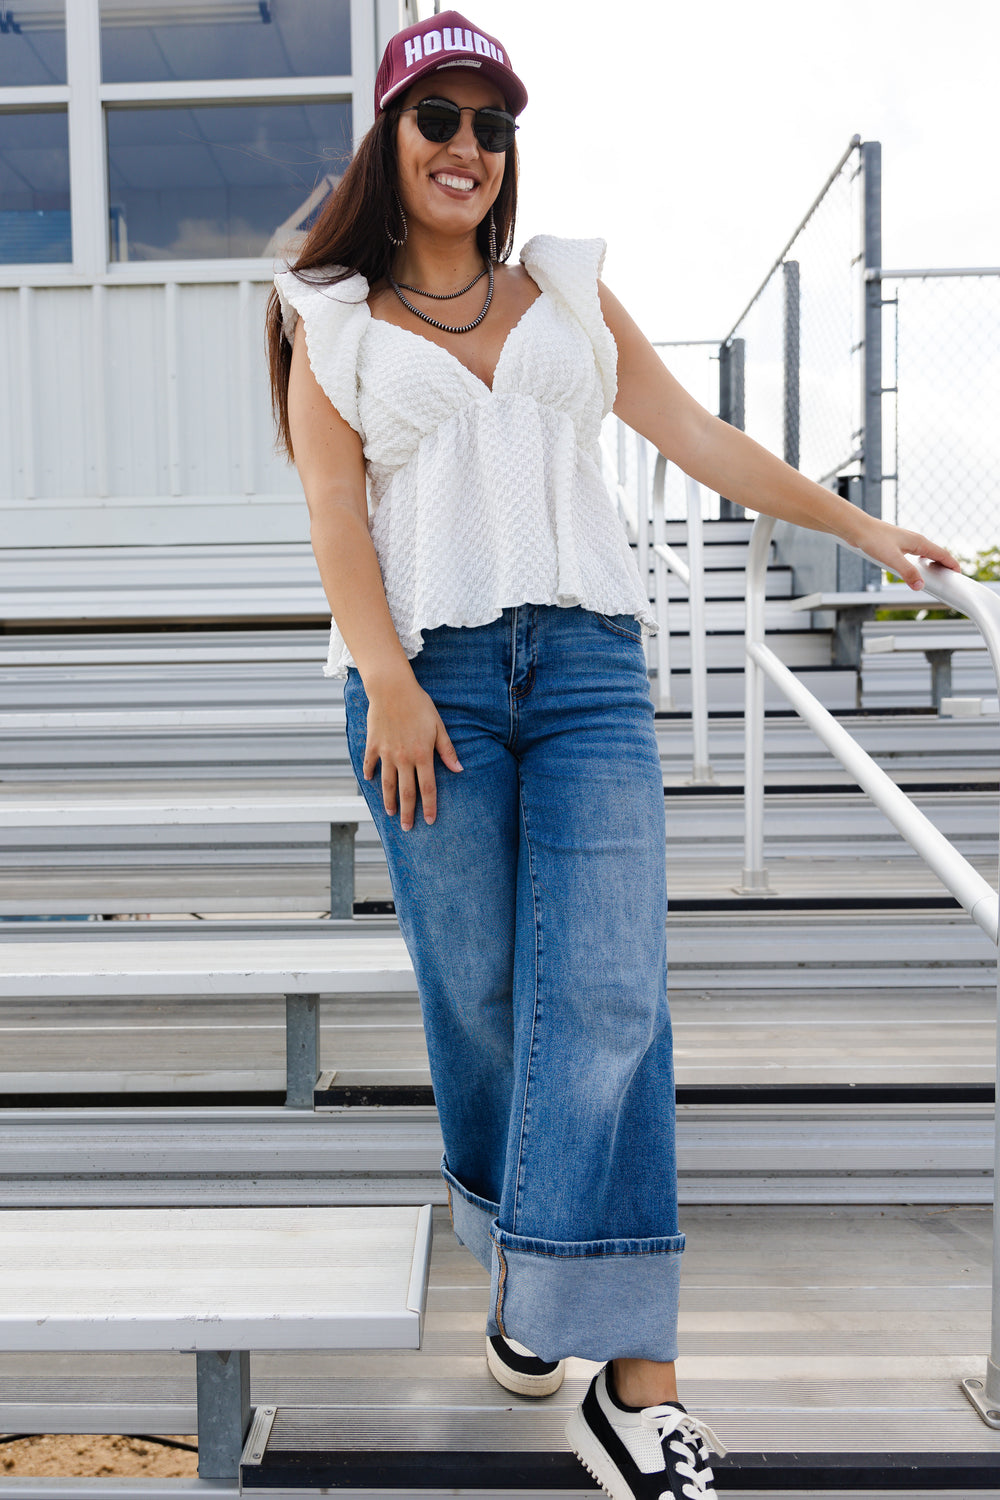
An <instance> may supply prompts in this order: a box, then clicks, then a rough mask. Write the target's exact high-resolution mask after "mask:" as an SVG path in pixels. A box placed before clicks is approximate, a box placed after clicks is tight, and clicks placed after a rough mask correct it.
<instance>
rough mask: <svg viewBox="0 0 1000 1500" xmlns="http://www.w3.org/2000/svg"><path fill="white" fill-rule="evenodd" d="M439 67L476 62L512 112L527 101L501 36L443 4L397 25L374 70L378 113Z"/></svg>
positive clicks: (465, 65)
mask: <svg viewBox="0 0 1000 1500" xmlns="http://www.w3.org/2000/svg"><path fill="white" fill-rule="evenodd" d="M439 68H475V69H477V70H478V71H479V72H481V73H482V74H483V76H484V77H486V78H489V79H491V80H492V82H493V83H495V84H496V85H497V86H498V87H499V88H500V89H502V90H503V96H504V98H505V99H506V101H507V107H508V108H509V109H510V110H511V111H512V113H513V114H515V115H519V114H520V113H521V111H522V109H523V108H524V106H525V105H526V104H527V102H528V91H527V89H526V88H525V87H524V84H523V83H522V82H521V80H520V78H518V76H517V74H516V73H515V72H514V69H513V68H512V67H511V65H510V59H509V58H508V56H507V54H506V52H505V51H504V50H503V48H502V47H501V45H500V43H499V42H498V41H497V39H496V37H492V36H487V34H486V32H485V31H477V30H476V28H475V26H472V25H470V23H469V22H468V21H467V20H466V19H465V17H464V16H460V15H459V13H458V11H457V10H443V11H442V12H441V14H440V15H437V16H428V18H427V20H426V21H418V22H417V23H416V25H415V26H407V27H406V28H405V29H404V30H403V31H397V32H396V35H395V36H394V37H393V38H392V39H391V41H390V42H389V45H388V47H386V49H385V52H384V53H383V54H382V61H381V62H380V63H379V68H378V73H377V74H376V76H375V113H376V114H380V113H381V111H382V110H383V109H385V106H386V105H387V104H388V103H389V101H390V100H391V99H395V97H396V96H397V94H401V93H402V92H403V90H404V89H408V88H409V87H410V84H411V83H416V81H417V79H418V78H423V76H424V75H425V73H435V72H437V71H438V69H439Z"/></svg>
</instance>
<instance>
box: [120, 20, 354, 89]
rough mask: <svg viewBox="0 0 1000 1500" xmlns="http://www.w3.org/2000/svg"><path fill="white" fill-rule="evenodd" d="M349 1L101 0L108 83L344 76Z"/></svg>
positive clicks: (348, 48) (347, 69)
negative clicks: (181, 2)
mask: <svg viewBox="0 0 1000 1500" xmlns="http://www.w3.org/2000/svg"><path fill="white" fill-rule="evenodd" d="M350 10H351V7H350V0H250V3H245V0H201V3H197V0H196V3H194V4H192V3H190V0H189V3H187V4H184V5H178V4H176V0H174V3H171V0H146V3H145V4H142V5H139V4H136V0H101V62H102V73H103V78H104V82H105V83H154V82H166V81H168V80H171V79H185V80H191V79H207V78H301V77H318V76H320V75H323V76H327V77H343V76H346V75H348V74H349V73H350V71H351V14H350Z"/></svg>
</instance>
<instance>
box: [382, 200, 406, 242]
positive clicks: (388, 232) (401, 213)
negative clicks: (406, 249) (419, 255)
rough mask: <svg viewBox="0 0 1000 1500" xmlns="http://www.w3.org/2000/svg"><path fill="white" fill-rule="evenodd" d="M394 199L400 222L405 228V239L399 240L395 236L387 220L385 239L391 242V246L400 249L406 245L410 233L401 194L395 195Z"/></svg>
mask: <svg viewBox="0 0 1000 1500" xmlns="http://www.w3.org/2000/svg"><path fill="white" fill-rule="evenodd" d="M393 197H394V198H395V200H396V207H397V209H398V210H399V221H400V223H401V224H402V226H403V237H402V239H399V238H398V237H397V236H396V235H395V234H393V232H392V226H391V225H390V223H389V220H388V219H386V221H385V237H386V239H387V240H388V241H389V244H390V245H395V246H396V248H397V249H399V248H400V247H401V246H403V245H405V244H406V236H407V232H408V230H407V223H406V210H405V209H404V208H403V205H402V203H401V202H400V198H399V194H398V193H393Z"/></svg>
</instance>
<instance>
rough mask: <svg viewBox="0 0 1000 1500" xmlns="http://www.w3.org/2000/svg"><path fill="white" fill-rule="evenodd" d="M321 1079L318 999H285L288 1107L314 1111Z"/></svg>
mask: <svg viewBox="0 0 1000 1500" xmlns="http://www.w3.org/2000/svg"><path fill="white" fill-rule="evenodd" d="M318 1077H319V996H318V995H286V996H285V1107H286V1109H312V1107H313V1094H314V1092H315V1090H316V1080H317V1078H318Z"/></svg>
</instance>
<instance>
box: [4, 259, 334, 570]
mask: <svg viewBox="0 0 1000 1500" xmlns="http://www.w3.org/2000/svg"><path fill="white" fill-rule="evenodd" d="M269 289H270V283H261V282H257V283H253V282H250V281H248V280H243V281H242V282H239V281H232V282H206V283H197V282H194V283H186V282H175V281H169V282H166V283H161V284H159V285H151V286H147V285H128V286H113V285H110V286H109V285H97V286H93V287H88V286H77V287H33V288H20V289H14V288H10V289H3V290H0V342H2V347H3V350H4V353H3V356H2V360H3V363H2V370H3V374H4V378H5V381H6V383H7V386H8V389H9V390H10V392H11V393H12V398H13V399H11V400H9V401H6V402H3V403H0V483H2V487H3V491H2V496H0V518H2V519H0V527H2V533H3V537H4V541H5V542H6V544H7V545H11V544H13V545H21V546H44V545H46V544H47V543H50V542H52V541H53V540H54V539H58V540H59V541H61V542H63V543H64V544H65V543H71V544H72V543H86V542H107V543H111V542H126V541H128V542H142V541H147V540H148V541H153V540H156V541H179V542H193V541H208V540H216V539H218V540H242V541H255V540H261V541H263V540H304V539H305V537H306V536H307V534H308V531H307V526H306V519H305V509H304V503H303V502H302V500H301V491H300V487H299V483H298V478H297V476H296V474H295V471H294V469H292V468H290V467H289V466H288V465H287V464H286V463H285V462H284V460H282V459H280V458H279V457H278V456H277V455H276V454H275V452H274V441H273V426H272V421H271V411H270V399H269V395H268V384H267V366H266V361H265V347H264V308H265V305H266V302H267V297H268V293H269ZM60 502H63V503H60ZM140 512H141V513H140Z"/></svg>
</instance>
